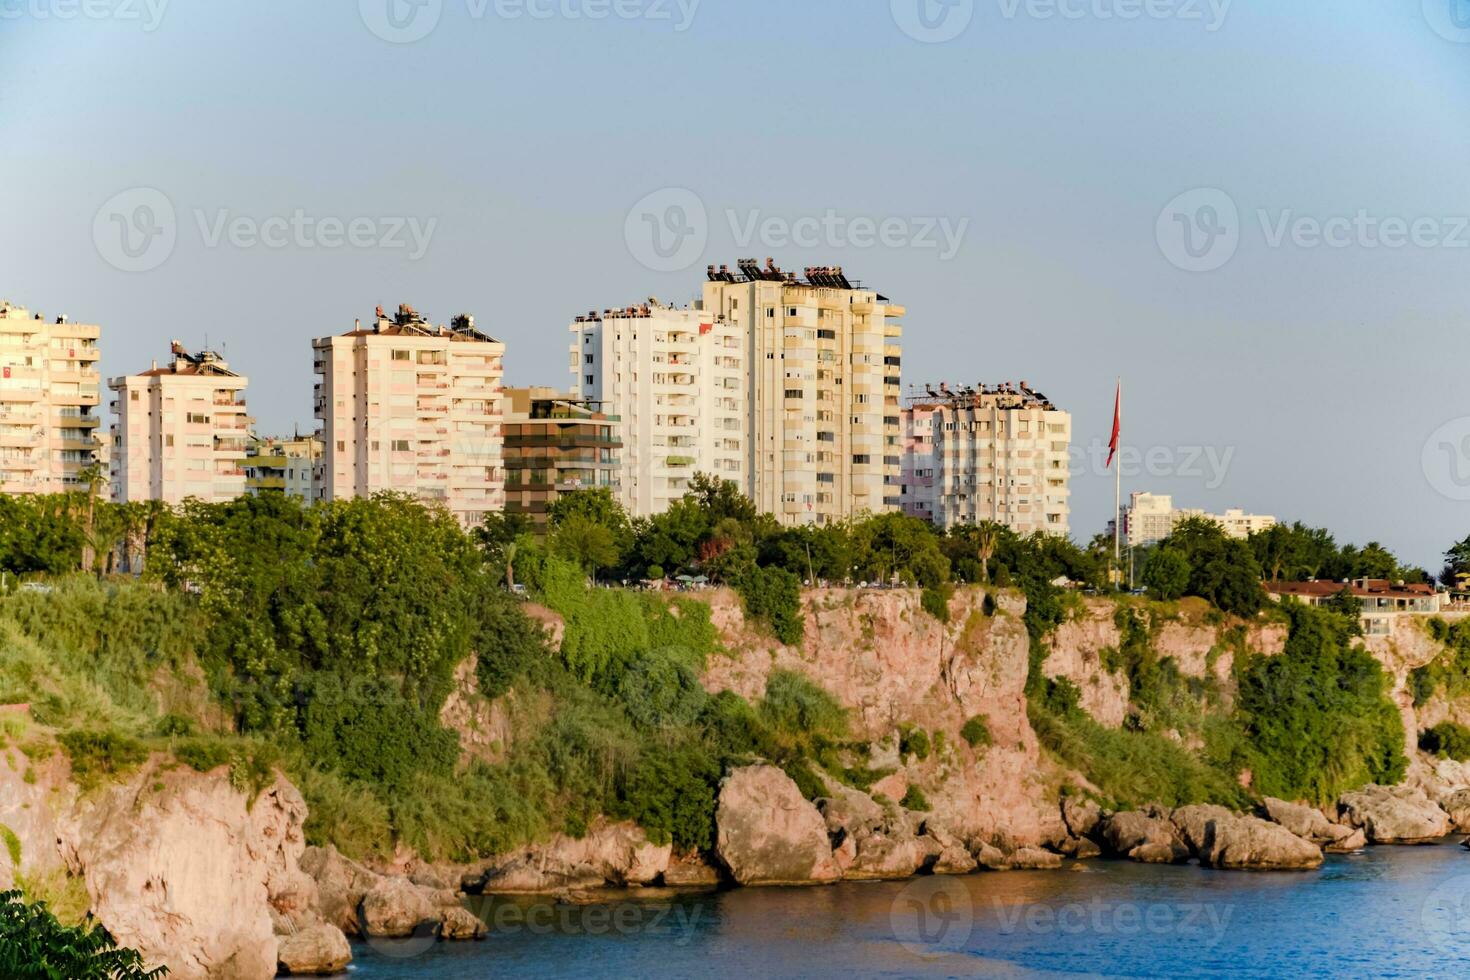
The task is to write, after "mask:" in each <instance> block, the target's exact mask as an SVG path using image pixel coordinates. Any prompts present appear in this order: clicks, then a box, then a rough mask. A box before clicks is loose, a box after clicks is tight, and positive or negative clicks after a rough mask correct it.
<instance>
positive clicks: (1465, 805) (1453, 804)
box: [1439, 789, 1470, 834]
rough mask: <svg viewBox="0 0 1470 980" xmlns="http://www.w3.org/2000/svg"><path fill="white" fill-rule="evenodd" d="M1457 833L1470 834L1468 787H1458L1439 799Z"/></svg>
mask: <svg viewBox="0 0 1470 980" xmlns="http://www.w3.org/2000/svg"><path fill="white" fill-rule="evenodd" d="M1439 806H1440V809H1442V810H1444V812H1445V813H1446V814H1447V815H1448V816H1449V818H1450V826H1451V827H1453V828H1454V831H1455V833H1457V834H1470V789H1459V790H1455V791H1454V792H1453V793H1450V794H1449V795H1448V796H1445V797H1444V798H1443V799H1441V800H1440V801H1439Z"/></svg>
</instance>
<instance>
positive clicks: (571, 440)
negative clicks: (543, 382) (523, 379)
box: [503, 388, 623, 527]
mask: <svg viewBox="0 0 1470 980" xmlns="http://www.w3.org/2000/svg"><path fill="white" fill-rule="evenodd" d="M621 421H622V420H621V419H619V418H618V417H617V416H616V415H609V414H607V413H606V412H604V411H603V406H602V405H601V403H599V402H595V401H589V400H586V399H582V398H578V397H577V396H575V395H571V394H565V393H562V392H558V391H556V390H555V389H552V388H507V389H506V390H505V424H504V430H503V431H504V439H505V512H506V513H507V514H524V515H526V516H528V517H529V518H531V520H532V521H534V522H535V523H536V525H537V526H538V527H541V526H544V525H545V523H546V515H547V512H548V511H549V510H550V509H551V505H552V504H553V503H554V502H555V501H556V499H557V497H559V496H560V495H561V494H563V493H567V492H569V491H572V490H580V489H585V488H592V487H603V488H606V489H608V490H610V491H612V494H613V496H614V497H617V496H618V495H619V491H620V489H621V487H620V485H619V479H620V476H619V474H620V467H621V465H622V458H621V457H622V451H623V440H622V437H621V436H620V435H619V432H618V429H619V426H620V425H621Z"/></svg>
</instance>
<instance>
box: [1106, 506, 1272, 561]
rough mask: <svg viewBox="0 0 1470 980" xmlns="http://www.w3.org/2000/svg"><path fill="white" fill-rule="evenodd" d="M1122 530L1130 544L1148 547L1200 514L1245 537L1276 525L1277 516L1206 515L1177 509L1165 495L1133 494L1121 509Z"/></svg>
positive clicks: (1233, 511) (1233, 534)
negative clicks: (1186, 520) (1180, 524)
mask: <svg viewBox="0 0 1470 980" xmlns="http://www.w3.org/2000/svg"><path fill="white" fill-rule="evenodd" d="M1121 516H1122V520H1123V533H1124V538H1125V540H1127V542H1128V544H1129V546H1130V547H1133V548H1147V547H1150V546H1152V545H1155V544H1158V543H1159V542H1160V541H1162V540H1164V539H1165V538H1167V537H1168V536H1169V535H1170V534H1172V533H1173V531H1174V528H1175V526H1176V525H1177V524H1179V522H1180V521H1183V520H1185V519H1186V518H1190V517H1203V518H1205V519H1207V520H1211V521H1214V522H1215V523H1216V524H1218V525H1220V527H1221V528H1223V529H1224V531H1225V533H1226V534H1227V535H1228V536H1229V537H1232V538H1242V539H1243V538H1247V537H1249V536H1250V535H1252V534H1255V533H1257V532H1258V531H1265V530H1267V529H1269V528H1272V527H1275V526H1276V518H1274V517H1270V516H1267V515H1264V514H1247V513H1245V512H1244V511H1242V510H1239V509H1234V508H1232V509H1230V510H1227V511H1225V513H1223V514H1207V513H1205V512H1204V511H1202V510H1177V509H1175V507H1174V498H1173V497H1171V496H1169V495H1168V494H1156V493H1132V494H1129V496H1128V503H1127V505H1126V506H1124V508H1123V513H1122V515H1121Z"/></svg>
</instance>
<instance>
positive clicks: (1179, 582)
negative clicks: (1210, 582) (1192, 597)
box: [1143, 548, 1190, 602]
mask: <svg viewBox="0 0 1470 980" xmlns="http://www.w3.org/2000/svg"><path fill="white" fill-rule="evenodd" d="M1189 578H1190V569H1189V559H1188V558H1186V557H1185V556H1184V553H1183V552H1181V551H1179V550H1177V549H1175V548H1155V549H1153V551H1152V552H1151V553H1150V554H1149V556H1148V560H1147V561H1145V562H1144V563H1143V584H1144V586H1145V587H1147V588H1148V590H1149V591H1150V592H1151V593H1153V596H1154V598H1155V599H1161V600H1163V601H1165V602H1168V601H1169V600H1172V599H1178V598H1179V597H1180V596H1182V595H1184V590H1185V589H1187V588H1189Z"/></svg>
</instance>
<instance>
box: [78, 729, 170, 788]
mask: <svg viewBox="0 0 1470 980" xmlns="http://www.w3.org/2000/svg"><path fill="white" fill-rule="evenodd" d="M57 741H58V742H60V743H61V747H62V748H63V749H65V750H66V754H67V755H68V756H70V757H71V771H72V776H73V778H75V779H76V781H77V785H79V786H81V787H82V788H83V789H90V788H92V787H93V786H96V785H97V784H98V783H99V782H101V781H102V780H104V779H108V778H115V777H118V776H122V775H125V774H126V773H129V772H131V771H132V770H134V769H136V768H137V767H138V766H140V765H142V764H143V762H144V761H145V760H146V759H147V758H148V749H147V747H146V746H144V745H143V743H142V742H140V741H138V740H137V739H136V738H133V737H132V736H131V735H125V734H123V733H121V732H115V731H108V730H100V731H99V730H90V729H77V730H73V731H69V732H62V733H61V734H60V735H58V736H57Z"/></svg>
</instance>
